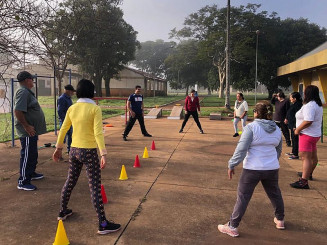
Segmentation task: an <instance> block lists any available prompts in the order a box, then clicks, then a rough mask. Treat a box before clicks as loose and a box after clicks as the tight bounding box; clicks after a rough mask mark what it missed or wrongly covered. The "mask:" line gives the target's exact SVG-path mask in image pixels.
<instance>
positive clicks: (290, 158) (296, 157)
mask: <svg viewBox="0 0 327 245" xmlns="http://www.w3.org/2000/svg"><path fill="white" fill-rule="evenodd" d="M288 159H289V160H294V159H299V156H294V155H292V156H290V157H289V158H288Z"/></svg>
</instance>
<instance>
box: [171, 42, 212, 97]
mask: <svg viewBox="0 0 327 245" xmlns="http://www.w3.org/2000/svg"><path fill="white" fill-rule="evenodd" d="M198 45H199V43H198V41H196V40H187V41H183V42H181V43H180V44H179V45H178V46H177V47H176V49H175V50H174V52H173V53H172V54H170V55H169V56H168V57H167V59H166V60H165V67H166V75H167V80H168V81H169V82H170V86H171V87H172V88H175V89H177V88H186V95H187V94H188V89H189V87H191V86H194V85H195V84H198V85H201V86H204V87H207V80H208V71H209V68H208V66H207V64H208V62H207V61H205V60H203V59H201V57H199V56H198V50H199V46H198Z"/></svg>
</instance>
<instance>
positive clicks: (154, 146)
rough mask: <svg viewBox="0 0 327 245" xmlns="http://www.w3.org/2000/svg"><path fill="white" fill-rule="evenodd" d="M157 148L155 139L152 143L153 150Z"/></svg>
mask: <svg viewBox="0 0 327 245" xmlns="http://www.w3.org/2000/svg"><path fill="white" fill-rule="evenodd" d="M155 149H156V145H155V143H154V140H153V141H152V145H151V150H155Z"/></svg>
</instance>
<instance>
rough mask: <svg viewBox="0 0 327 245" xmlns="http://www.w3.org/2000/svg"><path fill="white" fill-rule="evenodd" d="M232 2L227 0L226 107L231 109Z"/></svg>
mask: <svg viewBox="0 0 327 245" xmlns="http://www.w3.org/2000/svg"><path fill="white" fill-rule="evenodd" d="M229 46H230V0H227V39H226V97H225V107H226V108H227V109H230V47H229Z"/></svg>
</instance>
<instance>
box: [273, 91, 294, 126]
mask: <svg viewBox="0 0 327 245" xmlns="http://www.w3.org/2000/svg"><path fill="white" fill-rule="evenodd" d="M271 103H272V104H274V105H275V113H274V121H278V122H284V120H285V118H286V113H287V111H288V109H289V108H290V101H289V100H288V99H286V98H285V99H284V100H283V101H281V102H280V101H279V100H278V99H277V98H275V97H273V98H272V99H271Z"/></svg>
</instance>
